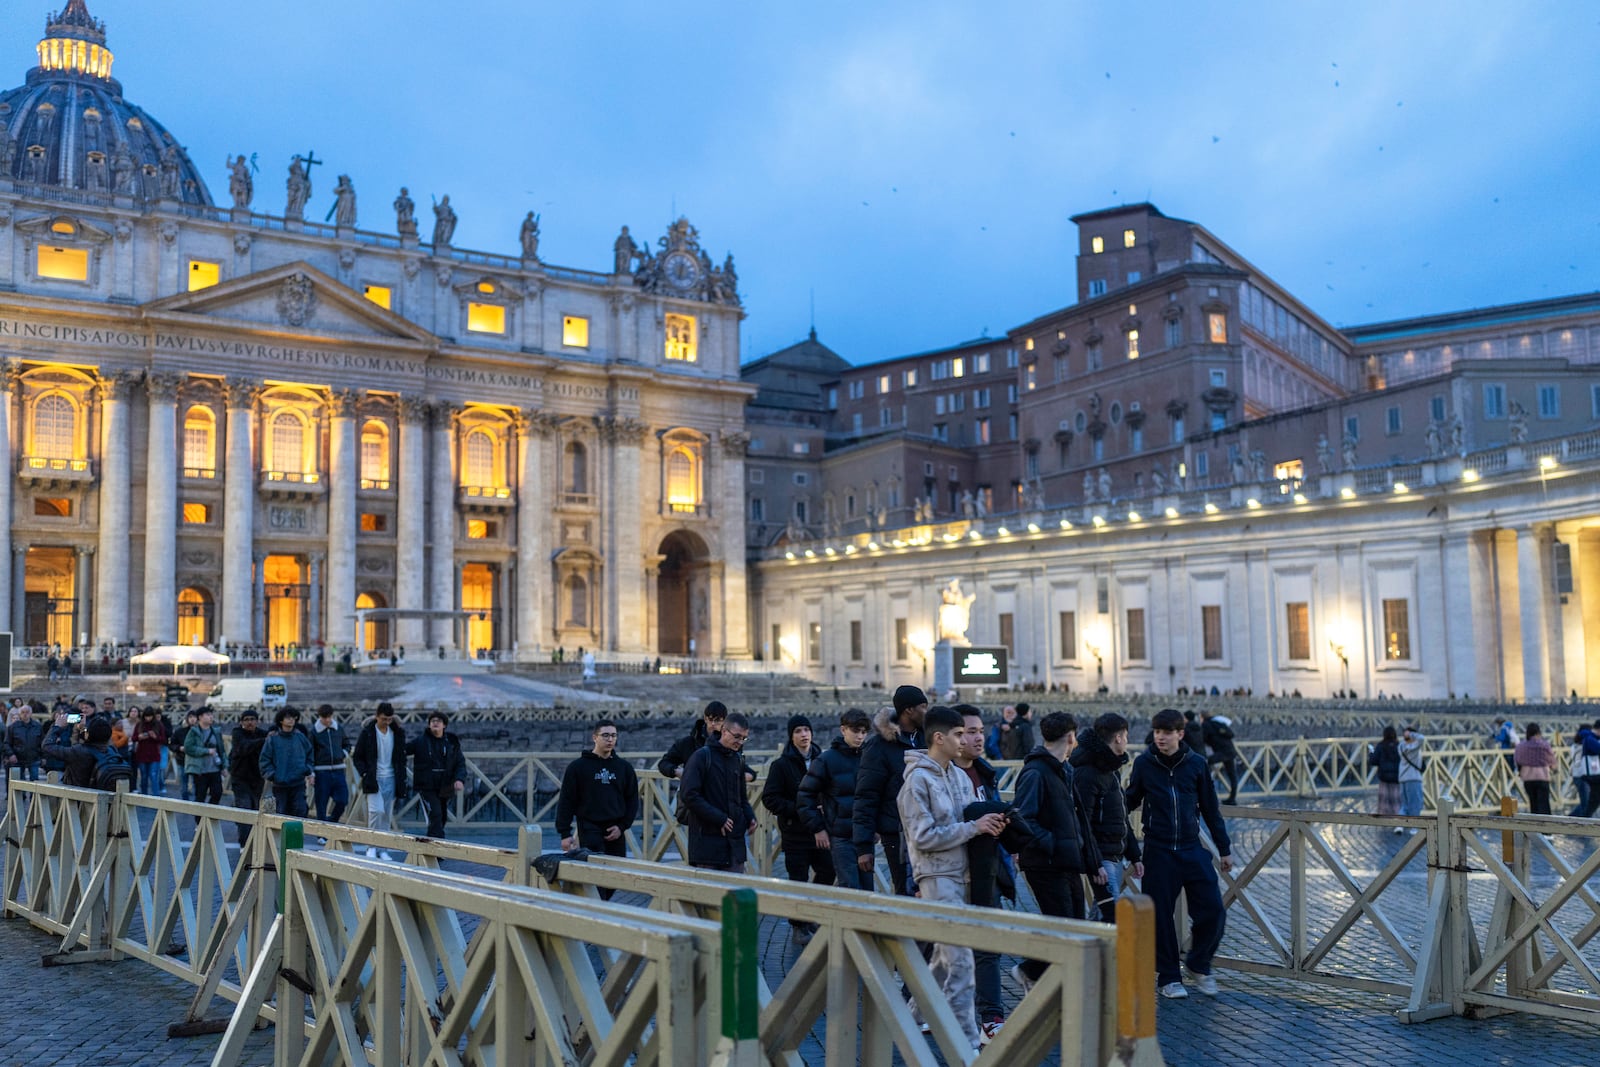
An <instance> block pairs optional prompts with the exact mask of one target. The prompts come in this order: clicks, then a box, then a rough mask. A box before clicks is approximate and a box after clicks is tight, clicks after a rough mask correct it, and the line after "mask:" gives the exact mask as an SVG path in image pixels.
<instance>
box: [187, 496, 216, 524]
mask: <svg viewBox="0 0 1600 1067" xmlns="http://www.w3.org/2000/svg"><path fill="white" fill-rule="evenodd" d="M183 521H184V524H185V525H187V526H204V525H206V524H207V523H209V522H210V521H211V505H210V504H198V503H195V502H194V501H192V500H185V501H184V502H183Z"/></svg>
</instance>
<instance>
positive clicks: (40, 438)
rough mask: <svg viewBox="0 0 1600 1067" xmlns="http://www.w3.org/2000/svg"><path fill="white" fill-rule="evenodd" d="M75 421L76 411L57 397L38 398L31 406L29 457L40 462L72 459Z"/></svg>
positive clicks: (75, 428)
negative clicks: (31, 423) (31, 448)
mask: <svg viewBox="0 0 1600 1067" xmlns="http://www.w3.org/2000/svg"><path fill="white" fill-rule="evenodd" d="M77 421H78V412H77V409H76V408H74V407H73V406H72V401H70V400H68V399H67V398H66V397H64V396H62V395H61V394H60V393H50V394H48V395H46V396H42V397H40V398H39V402H38V403H37V404H35V405H34V406H33V454H34V455H35V456H38V457H40V458H42V459H72V458H73V452H74V451H75V443H76V438H77Z"/></svg>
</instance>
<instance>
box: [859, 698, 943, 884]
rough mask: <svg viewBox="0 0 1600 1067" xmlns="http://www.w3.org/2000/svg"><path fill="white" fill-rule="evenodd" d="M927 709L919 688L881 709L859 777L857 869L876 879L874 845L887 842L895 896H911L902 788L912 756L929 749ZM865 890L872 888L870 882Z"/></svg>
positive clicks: (863, 753) (864, 881)
mask: <svg viewBox="0 0 1600 1067" xmlns="http://www.w3.org/2000/svg"><path fill="white" fill-rule="evenodd" d="M927 710H928V696H927V694H926V693H924V692H923V691H922V690H920V689H918V688H917V687H916V686H914V685H902V686H901V687H900V688H898V689H896V690H895V691H894V707H892V708H880V709H878V713H877V714H876V715H874V716H873V718H872V726H873V730H874V732H873V734H872V735H870V736H869V737H868V738H867V743H866V745H865V746H863V747H862V749H861V767H860V769H859V770H858V771H857V772H856V792H855V803H854V806H853V807H852V809H851V820H852V822H853V823H854V831H855V832H854V835H853V836H854V843H855V847H856V855H857V856H858V857H859V859H858V860H857V861H856V862H857V866H858V867H859V868H860V870H861V871H862V873H863V875H870V874H871V872H872V865H873V846H874V844H875V843H878V842H881V843H882V844H883V857H884V859H885V861H887V862H888V864H889V874H890V876H891V877H892V878H893V880H894V892H895V893H897V894H899V895H900V896H909V895H910V894H911V884H910V878H909V877H908V876H909V874H910V871H909V869H908V866H907V865H908V857H907V856H906V853H905V849H904V842H903V841H902V840H901V836H900V810H899V807H898V804H899V799H900V783H901V782H902V780H903V779H904V777H905V772H906V753H908V752H914V751H916V750H918V749H923V748H926V747H927V744H926V742H925V741H924V740H923V737H922V716H923V715H924V714H926V713H927ZM861 888H863V889H870V888H872V885H871V882H870V881H869V880H868V879H867V878H866V877H863V878H862V880H861Z"/></svg>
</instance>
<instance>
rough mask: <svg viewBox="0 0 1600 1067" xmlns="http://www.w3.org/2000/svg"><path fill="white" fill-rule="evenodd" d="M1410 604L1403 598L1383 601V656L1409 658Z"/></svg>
mask: <svg viewBox="0 0 1600 1067" xmlns="http://www.w3.org/2000/svg"><path fill="white" fill-rule="evenodd" d="M1410 620H1411V604H1410V602H1409V601H1407V600H1405V599H1403V598H1402V599H1398V600H1385V601H1384V602H1383V658H1384V659H1386V660H1405V659H1410V658H1411V621H1410Z"/></svg>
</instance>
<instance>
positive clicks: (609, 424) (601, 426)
mask: <svg viewBox="0 0 1600 1067" xmlns="http://www.w3.org/2000/svg"><path fill="white" fill-rule="evenodd" d="M595 428H596V429H597V430H599V431H600V437H601V439H602V440H604V441H606V442H609V443H612V444H619V445H638V444H643V443H644V439H645V437H646V436H647V435H648V434H649V433H650V426H649V425H648V424H647V423H644V422H641V421H640V420H639V419H636V418H634V417H632V416H631V415H600V416H597V417H596V418H595Z"/></svg>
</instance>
